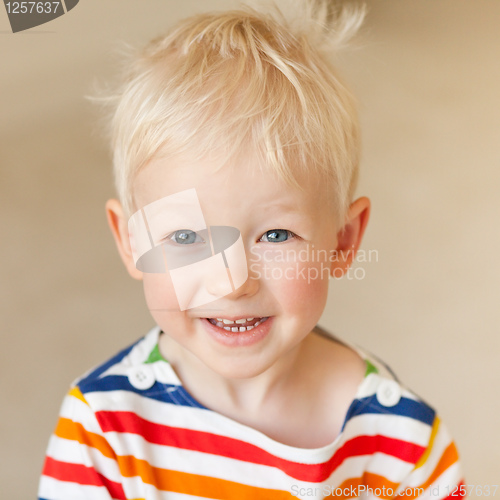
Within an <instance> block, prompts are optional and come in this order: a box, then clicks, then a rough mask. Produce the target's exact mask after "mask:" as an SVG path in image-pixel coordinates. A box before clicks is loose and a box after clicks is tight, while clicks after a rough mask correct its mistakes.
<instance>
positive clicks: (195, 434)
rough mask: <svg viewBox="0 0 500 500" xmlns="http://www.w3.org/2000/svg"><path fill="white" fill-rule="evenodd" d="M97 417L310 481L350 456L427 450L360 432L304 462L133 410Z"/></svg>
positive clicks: (416, 454)
mask: <svg viewBox="0 0 500 500" xmlns="http://www.w3.org/2000/svg"><path fill="white" fill-rule="evenodd" d="M96 417H97V419H98V421H99V423H100V425H101V427H102V430H103V431H104V432H127V433H133V434H137V435H139V436H142V437H143V438H144V439H145V440H146V441H148V442H150V443H154V444H158V445H163V446H173V447H176V448H181V449H185V450H194V451H198V452H202V453H210V454H212V455H218V456H223V457H227V458H232V459H236V460H242V461H244V462H250V463H254V464H260V465H267V466H270V467H276V468H278V469H280V470H282V471H283V472H285V473H286V474H288V475H289V476H290V477H292V478H294V479H297V480H300V481H309V482H321V481H324V480H326V479H328V477H330V475H331V474H332V472H333V471H334V470H335V469H336V468H337V467H338V466H339V465H340V464H342V462H344V460H346V459H348V458H349V457H354V456H362V455H372V454H373V453H376V452H380V453H385V454H386V455H391V456H393V457H397V458H399V459H401V460H404V461H405V462H409V463H412V464H414V463H416V462H417V461H418V459H419V458H420V456H421V455H422V454H423V453H424V451H425V448H423V447H422V446H419V445H416V444H414V443H410V442H407V441H402V440H399V439H392V438H388V437H385V436H380V435H376V436H357V437H355V438H353V439H350V440H349V441H346V442H345V443H344V445H343V446H342V447H340V448H339V449H338V450H337V452H336V453H335V454H334V455H333V456H332V457H331V458H330V459H329V460H328V461H326V462H323V463H317V464H303V463H298V462H292V461H289V460H285V459H282V458H280V457H277V456H275V455H272V454H271V453H269V452H267V451H265V450H263V449H261V448H258V447H257V446H255V445H252V444H249V443H246V442H245V441H240V440H238V439H234V438H230V437H225V436H220V435H218V434H212V433H209V432H202V431H195V430H190V429H183V428H180V427H168V426H166V425H160V424H156V423H154V422H150V421H149V420H145V419H143V418H141V417H139V416H138V415H136V414H135V413H132V412H110V411H100V412H97V413H96Z"/></svg>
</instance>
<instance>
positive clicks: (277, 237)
mask: <svg viewBox="0 0 500 500" xmlns="http://www.w3.org/2000/svg"><path fill="white" fill-rule="evenodd" d="M294 237H295V234H294V233H292V231H289V230H288V229H271V230H270V231H266V232H265V233H264V234H263V235H262V236H261V238H260V240H259V241H266V242H268V243H281V242H282V241H286V240H288V239H290V238H294Z"/></svg>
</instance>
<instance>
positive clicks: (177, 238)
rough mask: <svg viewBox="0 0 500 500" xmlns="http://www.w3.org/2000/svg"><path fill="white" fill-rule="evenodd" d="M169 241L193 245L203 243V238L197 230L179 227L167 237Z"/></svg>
mask: <svg viewBox="0 0 500 500" xmlns="http://www.w3.org/2000/svg"><path fill="white" fill-rule="evenodd" d="M166 239H167V240H168V241H169V242H172V243H176V244H177V245H192V244H193V243H203V238H202V237H201V236H200V235H199V234H198V233H196V232H194V231H191V230H190V229H179V230H178V231H175V232H173V233H171V234H169V235H168V236H167V238H166Z"/></svg>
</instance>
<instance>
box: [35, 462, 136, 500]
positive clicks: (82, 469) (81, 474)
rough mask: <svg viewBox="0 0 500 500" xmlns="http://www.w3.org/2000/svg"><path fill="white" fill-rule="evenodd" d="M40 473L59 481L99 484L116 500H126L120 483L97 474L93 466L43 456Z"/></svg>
mask: <svg viewBox="0 0 500 500" xmlns="http://www.w3.org/2000/svg"><path fill="white" fill-rule="evenodd" d="M42 474H43V475H44V476H49V477H52V478H54V479H57V480H59V481H66V482H69V483H77V484H81V485H83V486H101V487H105V488H106V489H107V490H108V491H109V493H110V495H111V496H112V498H114V499H116V500H126V498H127V497H126V496H125V492H124V491H123V487H122V485H121V484H120V483H116V482H114V481H110V480H109V479H108V478H107V477H105V476H103V475H102V474H99V472H97V471H96V470H95V469H94V468H93V467H87V466H85V465H82V464H72V463H68V462H60V461H59V460H54V459H53V458H51V457H46V458H45V465H44V467H43V472H42Z"/></svg>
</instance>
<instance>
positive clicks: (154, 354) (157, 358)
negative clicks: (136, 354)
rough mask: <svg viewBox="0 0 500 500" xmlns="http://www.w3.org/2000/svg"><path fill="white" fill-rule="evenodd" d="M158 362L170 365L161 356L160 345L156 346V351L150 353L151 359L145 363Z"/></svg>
mask: <svg viewBox="0 0 500 500" xmlns="http://www.w3.org/2000/svg"><path fill="white" fill-rule="evenodd" d="M156 361H166V362H167V363H168V361H167V360H166V359H165V358H164V357H163V356H162V355H161V352H160V348H159V347H158V344H156V345H155V347H154V349H153V350H152V351H151V352H150V353H149V357H148V359H147V360H146V361H145V363H155V362H156Z"/></svg>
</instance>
